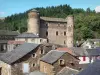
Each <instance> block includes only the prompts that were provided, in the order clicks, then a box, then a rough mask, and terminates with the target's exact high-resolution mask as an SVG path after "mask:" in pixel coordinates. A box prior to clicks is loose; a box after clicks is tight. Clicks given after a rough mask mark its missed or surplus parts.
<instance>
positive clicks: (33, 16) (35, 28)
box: [27, 10, 40, 35]
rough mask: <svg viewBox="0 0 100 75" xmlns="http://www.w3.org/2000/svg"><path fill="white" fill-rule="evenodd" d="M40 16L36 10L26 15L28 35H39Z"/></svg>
mask: <svg viewBox="0 0 100 75" xmlns="http://www.w3.org/2000/svg"><path fill="white" fill-rule="evenodd" d="M39 28H40V16H39V12H37V11H36V10H31V11H30V12H29V13H28V31H27V32H28V33H33V34H35V35H39Z"/></svg>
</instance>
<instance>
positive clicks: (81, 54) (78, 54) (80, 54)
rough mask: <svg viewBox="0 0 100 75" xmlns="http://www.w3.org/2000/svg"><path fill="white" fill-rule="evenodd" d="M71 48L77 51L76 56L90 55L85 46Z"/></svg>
mask: <svg viewBox="0 0 100 75" xmlns="http://www.w3.org/2000/svg"><path fill="white" fill-rule="evenodd" d="M70 49H71V50H73V52H74V53H75V55H76V56H88V52H87V51H86V49H84V48H81V47H72V48H70Z"/></svg>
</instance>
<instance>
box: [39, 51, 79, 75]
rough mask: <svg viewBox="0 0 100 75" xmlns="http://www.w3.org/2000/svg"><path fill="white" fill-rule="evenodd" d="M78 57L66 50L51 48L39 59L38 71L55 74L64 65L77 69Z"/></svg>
mask: <svg viewBox="0 0 100 75" xmlns="http://www.w3.org/2000/svg"><path fill="white" fill-rule="evenodd" d="M78 63H79V59H77V58H76V57H75V56H73V55H71V54H69V53H68V52H66V51H58V50H51V51H49V52H48V53H47V54H46V55H44V56H43V57H42V58H41V59H40V71H41V72H44V73H46V74H47V75H55V74H57V72H59V71H60V70H61V69H63V68H64V67H66V66H68V67H70V68H73V69H77V70H78V69H79V64H78Z"/></svg>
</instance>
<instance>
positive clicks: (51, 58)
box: [40, 50, 66, 64]
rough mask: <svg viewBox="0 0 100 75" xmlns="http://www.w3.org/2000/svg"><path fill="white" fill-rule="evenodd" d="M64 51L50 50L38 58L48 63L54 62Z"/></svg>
mask: <svg viewBox="0 0 100 75" xmlns="http://www.w3.org/2000/svg"><path fill="white" fill-rule="evenodd" d="M65 53H66V51H58V50H51V51H49V52H48V53H47V54H46V55H44V56H43V57H42V58H41V59H40V60H41V61H44V62H46V63H49V64H53V63H54V62H56V61H57V60H58V59H59V58H60V57H61V56H62V55H63V54H65Z"/></svg>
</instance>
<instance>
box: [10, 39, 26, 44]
mask: <svg viewBox="0 0 100 75" xmlns="http://www.w3.org/2000/svg"><path fill="white" fill-rule="evenodd" d="M23 43H25V41H15V40H9V41H8V44H23Z"/></svg>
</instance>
